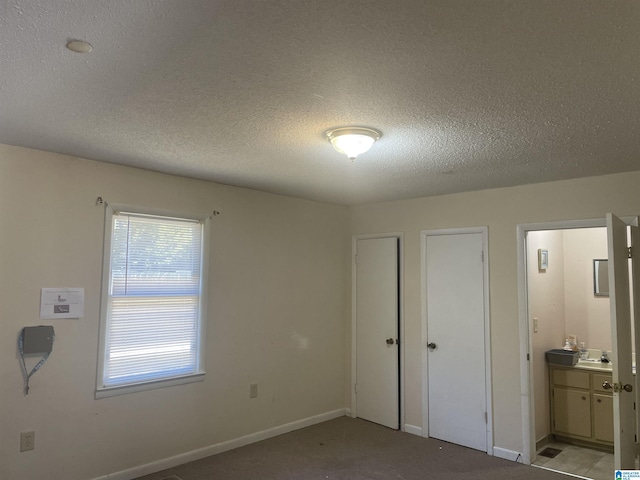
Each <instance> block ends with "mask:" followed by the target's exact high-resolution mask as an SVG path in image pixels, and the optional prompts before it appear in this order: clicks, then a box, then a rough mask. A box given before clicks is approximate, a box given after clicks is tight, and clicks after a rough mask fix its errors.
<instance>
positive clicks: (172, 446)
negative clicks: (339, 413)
mask: <svg viewBox="0 0 640 480" xmlns="http://www.w3.org/2000/svg"><path fill="white" fill-rule="evenodd" d="M98 196H101V197H103V198H104V199H105V200H110V201H112V202H115V203H125V204H135V205H147V206H154V207H158V208H165V209H169V210H175V211H187V212H211V211H213V210H214V209H216V210H220V211H221V212H222V214H221V215H220V216H218V217H215V218H214V219H213V222H212V240H211V260H210V266H209V267H210V276H211V278H210V291H209V311H208V319H207V320H208V321H207V336H206V370H207V375H206V380H205V381H204V382H202V383H195V384H190V385H185V386H179V387H170V388H164V389H159V390H152V391H147V392H143V393H137V394H130V395H122V396H118V397H112V398H105V399H101V400H95V399H94V388H95V378H96V360H97V347H98V316H99V293H100V275H101V269H102V240H103V238H102V237H103V221H104V220H103V219H104V209H103V208H102V207H97V206H95V201H96V197H98ZM348 218H349V217H348V209H347V208H345V207H340V206H334V205H326V204H320V203H316V202H310V201H306V200H299V199H295V198H290V197H284V196H278V195H271V194H266V193H261V192H257V191H252V190H247V189H241V188H235V187H228V186H222V185H218V184H213V183H210V182H203V181H196V180H189V179H185V178H180V177H175V176H170V175H162V174H157V173H152V172H148V171H143V170H137V169H131V168H126V167H121V166H114V165H107V164H101V163H97V162H92V161H88V160H81V159H76V158H70V157H65V156H61V155H55V154H50V153H45V152H40V151H35V150H29V149H24V148H17V147H9V146H2V145H0V225H1V226H2V227H1V228H2V235H1V236H0V291H1V292H2V302H1V303H0V357H1V358H0V478H2V479H3V480H41V479H45V478H51V479H61V478H65V479H69V480H87V479H91V478H96V477H99V476H101V475H106V474H109V473H113V472H117V471H120V470H124V469H128V468H131V467H135V466H139V465H143V464H147V463H150V462H154V461H158V460H160V459H163V458H167V457H171V456H174V455H178V454H180V453H183V452H189V451H192V450H195V449H199V448H203V447H207V446H210V445H213V444H216V443H219V442H223V441H226V440H230V439H236V438H238V437H240V436H242V435H246V434H250V433H253V432H258V431H261V430H265V429H268V428H271V427H274V426H278V425H283V424H286V423H288V422H292V421H296V420H299V419H304V418H307V417H310V416H313V415H317V414H323V413H325V412H330V411H333V410H336V409H341V408H344V407H345V394H344V385H345V381H346V380H345V358H346V352H345V328H346V327H345V312H346V311H347V306H346V300H345V298H346V297H345V293H346V284H345V279H346V277H347V272H348V265H349V247H348V246H349V238H348V234H347V232H348V223H347V222H348ZM42 287H84V289H85V301H86V305H85V316H84V318H82V319H79V320H43V321H40V320H39V305H40V289H41V288H42ZM39 324H50V325H54V327H55V330H56V334H57V338H56V343H55V345H54V350H53V353H52V355H51V357H50V358H49V360H48V362H47V363H46V364H45V366H44V367H43V368H42V369H41V370H40V371H39V372H38V373H37V374H36V375H35V376H34V377H33V379H32V382H31V392H30V394H29V395H28V396H24V395H23V393H22V391H23V378H22V374H21V370H20V363H19V360H18V355H17V348H16V339H17V336H18V333H19V331H20V329H21V328H22V327H23V326H28V325H39ZM253 382H256V383H258V385H259V396H258V398H257V399H252V400H250V399H249V384H250V383H253ZM27 430H35V432H36V449H35V450H34V451H32V452H25V453H19V452H18V447H19V439H20V432H21V431H27Z"/></svg>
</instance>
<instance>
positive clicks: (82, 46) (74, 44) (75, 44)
mask: <svg viewBox="0 0 640 480" xmlns="http://www.w3.org/2000/svg"><path fill="white" fill-rule="evenodd" d="M67 48H68V49H69V50H71V51H72V52H76V53H89V52H90V51H91V50H93V47H92V46H91V45H90V44H89V43H87V42H85V41H84V40H69V41H68V42H67Z"/></svg>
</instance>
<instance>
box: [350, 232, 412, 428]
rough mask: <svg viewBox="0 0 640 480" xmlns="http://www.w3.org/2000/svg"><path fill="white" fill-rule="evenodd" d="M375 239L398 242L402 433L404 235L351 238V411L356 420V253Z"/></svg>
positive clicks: (401, 424) (402, 417)
mask: <svg viewBox="0 0 640 480" xmlns="http://www.w3.org/2000/svg"><path fill="white" fill-rule="evenodd" d="M375 238H395V239H397V240H398V341H399V342H400V345H399V347H400V348H399V349H398V388H399V392H398V412H399V415H398V416H399V418H398V422H399V427H400V430H401V431H403V432H404V431H406V427H405V409H404V383H405V382H404V358H405V357H404V355H405V350H404V343H405V342H404V233H402V232H390V233H370V234H359V235H353V236H352V237H351V385H350V388H351V409H350V410H351V411H350V416H351V417H353V418H356V417H357V416H358V412H357V405H358V402H357V398H356V381H357V376H356V372H357V370H356V360H357V354H358V352H357V346H356V340H357V338H358V337H357V335H358V332H357V327H356V324H357V322H356V320H357V316H356V314H357V311H356V285H357V283H356V282H357V276H358V275H357V269H356V252H357V245H358V240H369V239H375Z"/></svg>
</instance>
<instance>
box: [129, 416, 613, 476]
mask: <svg viewBox="0 0 640 480" xmlns="http://www.w3.org/2000/svg"><path fill="white" fill-rule="evenodd" d="M568 478H570V477H567V476H565V475H561V474H558V473H554V472H551V471H548V470H544V469H540V468H536V467H530V466H526V465H522V464H519V463H515V462H510V461H507V460H503V459H500V458H496V457H491V456H489V455H487V454H486V453H483V452H479V451H476V450H472V449H469V448H465V447H461V446H458V445H453V444H450V443H447V442H442V441H440V440H436V439H433V438H421V437H418V436H416V435H411V434H408V433H402V432H397V431H394V430H390V429H388V428H385V427H381V426H379V425H376V424H373V423H370V422H367V421H364V420H360V419H353V418H349V417H341V418H337V419H335V420H331V421H328V422H324V423H321V424H318V425H314V426H311V427H307V428H304V429H301V430H297V431H295V432H291V433H287V434H284V435H280V436H278V437H274V438H270V439H268V440H264V441H261V442H257V443H254V444H251V445H247V446H245V447H241V448H237V449H235V450H231V451H228V452H224V453H221V454H218V455H214V456H211V457H207V458H205V459H202V460H198V461H196V462H191V463H187V464H185V465H181V466H179V467H175V468H171V469H169V470H165V471H163V472H158V473H154V474H152V475H147V476H144V477H141V478H140V479H139V480H142V479H144V480H164V479H170V480H176V479H179V480H210V479H216V480H347V479H348V480H364V479H367V480H378V479H393V480H422V479H433V480H440V479H447V480H473V479H496V480H507V479H509V480H513V479H518V480H567V479H568ZM611 478H613V472H612V475H611Z"/></svg>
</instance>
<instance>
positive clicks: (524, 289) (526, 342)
mask: <svg viewBox="0 0 640 480" xmlns="http://www.w3.org/2000/svg"><path fill="white" fill-rule="evenodd" d="M619 218H620V219H622V220H623V221H624V222H625V223H626V224H627V225H630V224H632V223H633V222H634V221H636V219H637V217H636V216H623V217H619ZM594 227H603V228H607V221H606V218H605V217H601V218H592V219H585V220H560V221H555V222H541V223H525V224H519V225H518V226H517V235H518V245H517V247H518V248H517V255H518V317H519V322H518V323H519V330H520V402H521V408H522V463H524V464H526V465H531V461H532V459H535V457H536V439H535V428H534V425H535V406H534V405H533V395H532V392H533V388H534V385H533V362H531V361H530V360H529V355H530V353H531V352H532V351H533V338H532V337H533V335H532V332H531V329H532V326H531V324H530V322H529V296H528V284H527V249H526V235H527V233H528V232H530V231H540V230H570V229H576V228H594Z"/></svg>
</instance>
